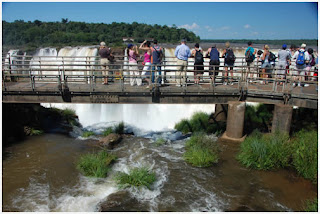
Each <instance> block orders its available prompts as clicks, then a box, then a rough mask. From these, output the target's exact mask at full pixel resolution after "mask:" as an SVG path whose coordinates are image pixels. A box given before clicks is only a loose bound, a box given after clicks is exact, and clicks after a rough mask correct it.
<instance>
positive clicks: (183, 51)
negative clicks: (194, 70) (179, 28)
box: [174, 44, 191, 61]
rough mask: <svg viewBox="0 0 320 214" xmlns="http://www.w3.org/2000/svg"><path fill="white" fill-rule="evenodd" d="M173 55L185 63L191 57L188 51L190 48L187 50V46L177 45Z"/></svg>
mask: <svg viewBox="0 0 320 214" xmlns="http://www.w3.org/2000/svg"><path fill="white" fill-rule="evenodd" d="M174 55H175V56H176V57H177V58H178V59H181V60H184V61H187V60H188V57H190V56H191V51H190V48H189V47H188V46H187V45H185V44H181V45H178V46H177V47H176V50H175V51H174Z"/></svg>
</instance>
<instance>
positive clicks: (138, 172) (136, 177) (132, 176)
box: [116, 167, 156, 189]
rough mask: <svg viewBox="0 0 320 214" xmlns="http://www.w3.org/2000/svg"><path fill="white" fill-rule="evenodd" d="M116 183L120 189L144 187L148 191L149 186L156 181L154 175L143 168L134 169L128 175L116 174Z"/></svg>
mask: <svg viewBox="0 0 320 214" xmlns="http://www.w3.org/2000/svg"><path fill="white" fill-rule="evenodd" d="M116 181H117V183H118V185H119V187H120V188H126V187H130V186H135V187H142V186H145V187H147V188H148V189H150V186H151V185H152V184H153V182H155V181H156V175H155V173H154V172H150V171H149V170H148V169H147V168H145V167H142V168H134V169H132V170H130V172H129V174H127V173H124V172H120V173H118V174H117V176H116Z"/></svg>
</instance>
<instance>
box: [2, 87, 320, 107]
mask: <svg viewBox="0 0 320 214" xmlns="http://www.w3.org/2000/svg"><path fill="white" fill-rule="evenodd" d="M241 84H243V83H241ZM241 84H239V83H234V85H222V84H221V83H218V84H216V85H215V86H214V87H213V86H212V85H211V84H208V83H205V84H200V85H194V84H188V85H187V87H177V86H176V85H172V84H171V85H169V84H167V85H164V86H161V87H153V88H146V85H143V86H130V84H119V83H111V84H109V85H102V84H101V83H99V84H98V83H97V84H95V85H91V84H86V83H83V82H79V83H74V82H72V83H68V89H69V92H70V96H71V98H70V100H69V101H67V102H76V103H96V102H98V103H227V102H228V101H232V100H241V99H244V100H247V101H253V102H254V101H257V102H264V103H281V102H284V96H285V95H288V94H290V102H288V103H289V104H292V105H300V106H304V107H312V108H317V99H318V91H317V90H316V85H315V84H311V85H310V86H309V87H293V86H292V85H291V84H286V85H284V86H280V85H276V84H274V83H269V84H267V85H263V84H260V83H250V84H244V85H241ZM59 86H60V88H59ZM243 92H245V96H246V97H245V98H241V96H243ZM155 94H156V95H155ZM35 95H36V96H35ZM17 96H19V97H20V98H19V99H17ZM61 96H62V87H61V85H59V84H58V83H50V82H39V81H38V82H36V84H35V85H34V89H32V86H31V84H30V82H6V90H5V89H4V88H3V102H17V101H18V102H66V101H65V100H61ZM31 97H33V98H31ZM155 97H156V98H155ZM310 100H311V101H310Z"/></svg>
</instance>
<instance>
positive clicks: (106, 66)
mask: <svg viewBox="0 0 320 214" xmlns="http://www.w3.org/2000/svg"><path fill="white" fill-rule="evenodd" d="M100 63H101V66H102V69H104V70H103V71H102V75H112V72H111V71H109V69H110V68H109V64H110V61H109V60H108V59H107V58H101V60H100Z"/></svg>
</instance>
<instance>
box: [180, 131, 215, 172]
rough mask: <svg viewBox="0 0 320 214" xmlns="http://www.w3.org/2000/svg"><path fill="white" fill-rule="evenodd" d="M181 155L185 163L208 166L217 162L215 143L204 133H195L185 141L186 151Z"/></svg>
mask: <svg viewBox="0 0 320 214" xmlns="http://www.w3.org/2000/svg"><path fill="white" fill-rule="evenodd" d="M183 157H184V160H185V161H186V162H187V163H190V164H191V165H193V166H196V167H209V166H211V165H213V164H214V163H218V159H219V157H218V146H217V143H216V142H215V141H213V140H212V139H210V138H208V137H207V136H206V135H205V134H204V133H197V134H195V135H193V136H192V137H191V138H190V140H188V141H187V142H186V152H185V153H184V155H183Z"/></svg>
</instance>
